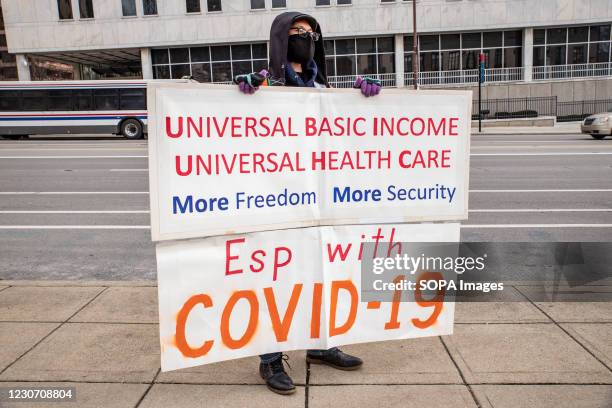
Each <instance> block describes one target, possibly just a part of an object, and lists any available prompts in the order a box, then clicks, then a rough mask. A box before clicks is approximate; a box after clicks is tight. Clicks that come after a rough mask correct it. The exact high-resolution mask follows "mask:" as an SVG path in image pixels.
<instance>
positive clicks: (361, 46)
mask: <svg viewBox="0 0 612 408" xmlns="http://www.w3.org/2000/svg"><path fill="white" fill-rule="evenodd" d="M374 52H376V38H358V39H357V53H358V54H367V53H374Z"/></svg>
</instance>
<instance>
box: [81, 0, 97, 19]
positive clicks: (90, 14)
mask: <svg viewBox="0 0 612 408" xmlns="http://www.w3.org/2000/svg"><path fill="white" fill-rule="evenodd" d="M79 13H80V15H81V18H94V10H93V4H92V0H79Z"/></svg>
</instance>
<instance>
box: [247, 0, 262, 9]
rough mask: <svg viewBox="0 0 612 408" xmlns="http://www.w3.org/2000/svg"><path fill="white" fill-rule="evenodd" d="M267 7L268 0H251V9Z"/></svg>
mask: <svg viewBox="0 0 612 408" xmlns="http://www.w3.org/2000/svg"><path fill="white" fill-rule="evenodd" d="M265 8H266V0H251V10H259V9H265Z"/></svg>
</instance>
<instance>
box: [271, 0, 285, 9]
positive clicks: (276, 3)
mask: <svg viewBox="0 0 612 408" xmlns="http://www.w3.org/2000/svg"><path fill="white" fill-rule="evenodd" d="M272 8H287V0H272Z"/></svg>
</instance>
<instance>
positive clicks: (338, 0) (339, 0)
mask: <svg viewBox="0 0 612 408" xmlns="http://www.w3.org/2000/svg"><path fill="white" fill-rule="evenodd" d="M351 3H352V0H336V4H338V5H339V6H342V5H346V4H351Z"/></svg>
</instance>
